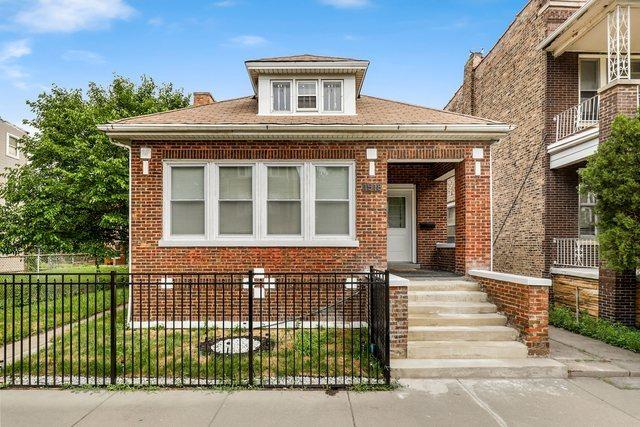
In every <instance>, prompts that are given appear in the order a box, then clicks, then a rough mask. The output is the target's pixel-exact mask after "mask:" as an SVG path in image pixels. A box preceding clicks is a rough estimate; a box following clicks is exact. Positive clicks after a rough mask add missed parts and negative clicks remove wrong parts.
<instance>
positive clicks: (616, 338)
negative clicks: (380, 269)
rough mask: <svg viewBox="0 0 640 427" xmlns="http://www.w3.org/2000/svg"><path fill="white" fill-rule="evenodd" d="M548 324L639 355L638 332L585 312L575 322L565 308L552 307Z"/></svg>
mask: <svg viewBox="0 0 640 427" xmlns="http://www.w3.org/2000/svg"><path fill="white" fill-rule="evenodd" d="M549 323H550V324H551V325H553V326H557V327H558V328H562V329H566V330H568V331H571V332H575V333H578V334H580V335H584V336H587V337H591V338H595V339H597V340H600V341H603V342H606V343H607V344H611V345H614V346H616V347H621V348H626V349H627V350H631V351H634V352H636V353H640V330H639V329H636V328H630V327H628V326H624V325H621V324H619V323H615V322H610V321H608V320H604V319H599V318H597V317H593V316H591V315H589V314H587V313H586V312H584V313H581V314H580V317H579V319H578V320H576V317H575V313H574V312H573V311H572V310H571V309H569V308H566V307H559V306H554V307H551V309H550V310H549Z"/></svg>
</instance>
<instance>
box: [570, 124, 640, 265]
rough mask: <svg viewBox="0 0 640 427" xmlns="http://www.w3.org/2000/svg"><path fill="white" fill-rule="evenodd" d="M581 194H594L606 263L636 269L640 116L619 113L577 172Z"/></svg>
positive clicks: (639, 218) (639, 254)
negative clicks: (585, 163)
mask: <svg viewBox="0 0 640 427" xmlns="http://www.w3.org/2000/svg"><path fill="white" fill-rule="evenodd" d="M580 178H581V188H580V191H581V192H582V193H583V194H586V193H587V192H592V193H594V194H595V195H596V197H597V201H596V214H597V215H598V240H599V242H600V252H601V255H602V258H603V260H604V261H605V265H606V266H607V267H609V268H613V269H615V270H618V271H624V270H635V269H636V268H637V267H638V262H639V260H640V116H636V117H626V116H618V117H616V119H615V120H614V121H613V123H612V126H611V136H610V137H609V139H607V140H606V141H605V142H603V143H602V144H600V146H599V147H598V151H597V152H596V154H594V155H593V156H592V157H591V158H590V159H589V162H588V163H587V167H586V168H584V169H583V170H582V171H581V172H580Z"/></svg>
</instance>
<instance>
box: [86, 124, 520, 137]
mask: <svg viewBox="0 0 640 427" xmlns="http://www.w3.org/2000/svg"><path fill="white" fill-rule="evenodd" d="M98 129H99V130H101V131H104V132H106V133H107V135H109V136H110V137H111V138H113V139H136V138H138V139H140V138H142V137H144V138H151V137H175V138H177V139H194V138H202V137H205V138H210V137H214V136H215V137H226V138H229V137H230V138H247V137H256V138H260V137H266V138H270V139H273V138H274V137H276V136H278V137H283V138H287V137H300V136H304V137H314V136H317V137H320V138H331V137H350V138H373V137H376V136H385V137H389V136H392V137H403V136H405V137H406V136H414V137H418V136H419V135H421V134H424V135H425V136H433V135H435V134H438V135H439V136H440V137H442V136H443V135H445V137H446V136H449V137H456V136H457V137H464V138H465V139H466V138H472V137H473V138H478V139H483V140H487V139H489V140H495V139H499V138H501V137H503V136H504V135H506V134H507V133H508V132H510V131H511V130H513V126H510V125H506V124H501V123H496V124H491V123H490V124H481V125H478V124H473V125H471V124H469V125H467V124H451V125H443V124H426V125H420V124H409V125H313V124H303V125H288V124H287V125H283V124H256V125H253V124H241V125H236V124H216V125H210V124H118V123H112V124H105V125H99V126H98Z"/></svg>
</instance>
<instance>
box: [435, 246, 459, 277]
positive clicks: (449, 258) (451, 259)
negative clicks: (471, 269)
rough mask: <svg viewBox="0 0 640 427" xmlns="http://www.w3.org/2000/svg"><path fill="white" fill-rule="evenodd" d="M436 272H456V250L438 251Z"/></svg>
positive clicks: (439, 249) (445, 249) (441, 249)
mask: <svg viewBox="0 0 640 427" xmlns="http://www.w3.org/2000/svg"><path fill="white" fill-rule="evenodd" d="M435 267H436V270H442V271H451V272H455V271H456V250H455V248H437V249H436V265H435Z"/></svg>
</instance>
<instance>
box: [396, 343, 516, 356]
mask: <svg viewBox="0 0 640 427" xmlns="http://www.w3.org/2000/svg"><path fill="white" fill-rule="evenodd" d="M407 357H408V358H409V359H524V358H526V357H527V346H526V345H524V344H522V343H521V342H518V341H409V342H408V343H407Z"/></svg>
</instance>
